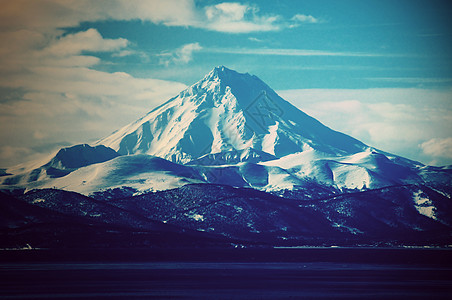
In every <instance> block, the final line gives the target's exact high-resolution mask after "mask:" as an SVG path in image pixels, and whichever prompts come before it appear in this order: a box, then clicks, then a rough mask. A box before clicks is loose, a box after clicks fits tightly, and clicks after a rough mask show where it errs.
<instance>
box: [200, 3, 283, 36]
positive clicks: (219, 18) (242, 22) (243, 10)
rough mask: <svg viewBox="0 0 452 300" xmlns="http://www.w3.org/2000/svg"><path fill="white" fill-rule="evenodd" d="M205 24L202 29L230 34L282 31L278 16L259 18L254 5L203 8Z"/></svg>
mask: <svg viewBox="0 0 452 300" xmlns="http://www.w3.org/2000/svg"><path fill="white" fill-rule="evenodd" d="M204 11H205V15H206V17H207V22H206V23H205V24H204V25H202V27H204V28H206V29H210V30H215V31H220V32H230V33H248V32H256V31H276V30H280V29H282V27H283V25H282V24H281V23H280V22H279V21H280V20H281V17H280V16H275V15H266V16H259V15H258V13H259V8H258V7H257V6H255V5H247V4H240V3H237V2H225V3H220V4H216V5H212V6H206V7H205V8H204Z"/></svg>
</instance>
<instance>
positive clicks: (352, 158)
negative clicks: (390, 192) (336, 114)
mask: <svg viewBox="0 0 452 300" xmlns="http://www.w3.org/2000/svg"><path fill="white" fill-rule="evenodd" d="M261 164H263V165H266V166H279V167H281V168H284V169H285V170H287V172H289V173H290V174H292V175H293V176H295V177H297V178H300V179H302V178H312V179H316V180H317V181H319V182H321V183H324V184H327V185H333V186H337V187H340V188H349V189H354V188H358V189H362V188H371V189H373V188H381V187H384V186H392V185H400V184H411V183H419V184H420V183H423V182H424V181H423V179H422V178H421V177H420V176H419V175H418V174H417V172H416V170H414V169H412V168H408V167H406V166H403V165H399V164H396V163H394V162H393V161H391V160H389V159H388V158H387V157H386V156H385V155H384V154H383V153H380V152H379V151H377V150H374V149H371V148H368V149H367V150H366V151H363V152H359V153H356V154H353V155H349V156H331V155H328V154H326V153H319V152H317V151H315V150H309V151H305V152H301V153H295V154H291V155H288V156H286V157H282V158H280V159H277V160H273V161H267V162H262V163H261Z"/></svg>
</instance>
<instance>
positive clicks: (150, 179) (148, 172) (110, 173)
mask: <svg viewBox="0 0 452 300" xmlns="http://www.w3.org/2000/svg"><path fill="white" fill-rule="evenodd" d="M199 182H203V178H202V177H201V176H200V175H199V174H198V173H197V172H196V171H195V170H193V169H192V168H190V167H186V166H183V165H179V164H175V163H172V162H170V161H167V160H164V159H162V158H159V157H154V156H151V155H146V154H137V155H128V156H119V157H116V158H114V159H111V160H109V161H106V162H103V163H98V164H92V165H89V166H86V167H83V168H80V169H78V170H76V171H74V172H72V173H70V174H69V175H66V176H65V177H61V178H55V179H52V178H49V179H46V180H42V181H40V182H36V183H35V184H33V185H29V186H30V187H33V188H50V187H55V188H58V189H64V190H69V191H75V192H78V193H81V194H85V195H88V194H91V193H94V192H97V191H102V190H106V189H113V188H121V187H131V188H134V189H136V190H139V191H141V192H149V191H155V190H167V189H171V188H176V187H180V186H183V185H185V184H188V183H199Z"/></svg>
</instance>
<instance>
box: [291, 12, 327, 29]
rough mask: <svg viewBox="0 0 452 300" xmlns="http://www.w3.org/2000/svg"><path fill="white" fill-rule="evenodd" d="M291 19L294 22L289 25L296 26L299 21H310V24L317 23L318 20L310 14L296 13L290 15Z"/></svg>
mask: <svg viewBox="0 0 452 300" xmlns="http://www.w3.org/2000/svg"><path fill="white" fill-rule="evenodd" d="M291 20H292V21H293V22H294V24H292V26H291V27H297V26H299V25H300V23H311V24H314V23H319V22H320V21H319V19H317V18H314V17H313V16H311V15H303V14H296V15H295V16H293V17H292V19H291Z"/></svg>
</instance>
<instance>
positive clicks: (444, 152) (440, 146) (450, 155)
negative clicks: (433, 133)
mask: <svg viewBox="0 0 452 300" xmlns="http://www.w3.org/2000/svg"><path fill="white" fill-rule="evenodd" d="M419 147H420V148H421V149H422V151H423V152H424V153H425V154H426V155H429V156H431V157H432V158H433V159H434V160H433V161H434V162H437V161H438V160H439V159H442V160H445V161H448V164H452V137H448V138H433V139H430V140H428V141H426V142H424V143H422V144H420V145H419Z"/></svg>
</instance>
